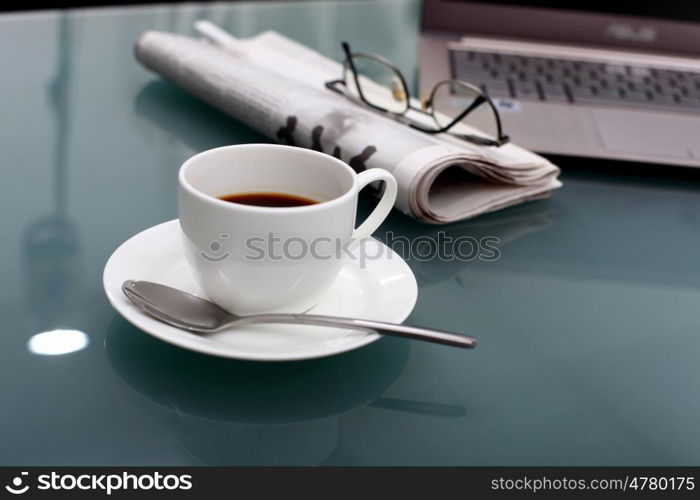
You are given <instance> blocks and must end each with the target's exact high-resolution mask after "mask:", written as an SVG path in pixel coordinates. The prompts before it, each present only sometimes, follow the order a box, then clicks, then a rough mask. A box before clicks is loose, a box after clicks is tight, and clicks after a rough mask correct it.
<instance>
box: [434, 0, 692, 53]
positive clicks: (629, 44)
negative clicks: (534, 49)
mask: <svg viewBox="0 0 700 500" xmlns="http://www.w3.org/2000/svg"><path fill="white" fill-rule="evenodd" d="M422 27H423V30H426V31H435V30H437V31H445V32H449V33H453V34H454V33H458V34H462V35H472V36H490V37H493V36H496V37H504V38H511V39H532V40H533V41H544V42H555V43H570V44H583V45H594V46H603V47H614V48H618V47H619V48H630V49H635V50H641V51H645V52H646V51H650V52H658V53H674V54H678V55H693V56H700V0H669V1H665V2H657V1H650V2H645V1H642V0H637V1H634V2H633V1H629V0H627V1H615V0H607V1H601V0H589V1H586V0H567V1H566V2H563V1H562V0H480V1H468V0H423V21H422Z"/></svg>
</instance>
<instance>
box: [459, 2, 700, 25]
mask: <svg viewBox="0 0 700 500" xmlns="http://www.w3.org/2000/svg"><path fill="white" fill-rule="evenodd" d="M451 1H456V2H459V1H462V0H451ZM482 3H491V4H502V5H514V6H520V7H540V8H545V9H558V10H566V11H580V12H599V13H606V14H617V15H624V16H638V17H651V18H656V19H676V20H681V21H699V22H700V0H672V1H670V2H654V1H652V2H644V1H635V2H631V1H626V2H624V1H623V2H616V1H607V2H600V1H585V0H566V2H562V1H561V0H538V1H528V0H504V1H501V0H496V1H492V0H486V1H483V0H482Z"/></svg>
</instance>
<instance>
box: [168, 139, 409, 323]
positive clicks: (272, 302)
mask: <svg viewBox="0 0 700 500" xmlns="http://www.w3.org/2000/svg"><path fill="white" fill-rule="evenodd" d="M375 181H383V182H384V185H385V189H384V192H383V194H382V197H381V199H380V201H379V204H378V205H377V207H376V208H375V209H374V211H373V212H372V213H371V214H370V216H369V217H367V219H366V220H365V221H364V222H363V223H362V224H361V225H360V226H359V227H358V228H357V229H355V227H354V226H355V215H356V210H357V196H358V193H359V191H360V190H361V189H362V188H363V187H365V186H367V185H368V184H370V183H372V182H375ZM179 185H180V187H179V191H180V204H179V211H180V226H181V228H182V232H183V234H184V238H183V240H184V246H185V255H186V257H187V261H188V263H189V265H190V267H191V268H192V270H193V271H194V274H195V277H196V278H197V280H198V282H199V284H200V285H201V286H202V288H203V289H204V291H205V293H206V294H207V295H208V297H209V299H211V300H213V301H214V302H216V303H217V304H219V305H220V306H221V307H223V308H224V309H227V310H228V311H231V312H233V313H235V314H244V315H246V314H255V313H262V312H296V313H299V312H303V311H306V310H308V309H310V308H311V307H313V306H314V305H315V304H316V303H317V302H318V300H319V299H320V297H321V295H322V294H323V293H324V292H325V291H327V290H328V288H329V287H330V286H331V285H332V283H333V281H334V279H335V278H336V276H337V274H338V272H339V271H340V268H341V265H342V260H343V258H347V255H346V252H343V251H341V250H342V248H347V246H348V244H349V243H351V242H353V241H360V240H362V239H364V238H366V237H368V236H369V235H371V234H372V233H373V232H374V231H375V230H376V229H377V228H378V227H379V225H380V224H381V223H382V222H383V221H384V219H385V218H386V217H387V215H388V214H389V212H390V211H391V207H392V206H393V204H394V201H395V200H396V180H395V179H394V177H393V176H392V175H391V174H390V173H389V172H387V171H386V170H382V169H378V168H373V169H369V170H366V171H364V172H361V173H359V174H356V173H355V171H354V170H353V169H352V168H350V167H349V166H348V165H347V164H346V163H344V162H342V161H341V160H339V159H337V158H334V157H332V156H329V155H326V154H323V153H319V152H317V151H312V150H308V149H301V148H296V147H291V146H280V145H273V144H245V145H236V146H225V147H221V148H216V149H211V150H209V151H204V152H202V153H199V154H197V155H195V156H193V157H192V158H190V159H189V160H187V161H186V162H185V163H184V164H183V165H182V167H181V168H180V173H179ZM255 192H266V193H272V192H276V193H286V194H291V195H296V196H302V197H306V198H311V199H312V200H315V201H318V202H319V203H316V204H313V205H307V206H295V207H263V206H252V205H244V204H239V203H231V202H229V201H224V200H221V199H219V197H221V196H227V195H231V194H236V193H241V194H242V193H255ZM304 246H306V249H304Z"/></svg>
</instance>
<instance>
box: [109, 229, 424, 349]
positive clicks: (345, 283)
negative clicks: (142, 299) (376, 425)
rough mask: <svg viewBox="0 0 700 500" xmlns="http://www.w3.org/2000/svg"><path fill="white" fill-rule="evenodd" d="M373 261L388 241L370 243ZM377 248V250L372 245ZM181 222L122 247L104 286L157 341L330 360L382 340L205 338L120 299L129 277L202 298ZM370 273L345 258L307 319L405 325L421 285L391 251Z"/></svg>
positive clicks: (246, 334)
mask: <svg viewBox="0 0 700 500" xmlns="http://www.w3.org/2000/svg"><path fill="white" fill-rule="evenodd" d="M365 244H366V245H367V247H366V248H367V255H369V256H373V255H377V254H379V253H380V252H378V251H377V249H376V246H377V245H382V246H384V245H383V243H381V242H379V241H377V240H375V239H373V238H370V239H369V240H368V241H366V242H365ZM373 245H375V249H372V246H373ZM181 247H182V242H181V232H180V224H179V222H178V220H177V219H175V220H171V221H169V222H164V223H163V224H159V225H157V226H154V227H152V228H150V229H146V230H145V231H142V232H140V233H139V234H137V235H136V236H133V237H132V238H130V239H129V240H127V241H126V242H125V243H123V244H122V245H121V246H120V247H119V248H117V250H115V252H114V253H113V254H112V256H111V257H110V258H109V260H108V261H107V264H106V265H105V270H104V274H103V285H104V289H105V292H106V293H107V298H108V299H109V302H110V303H111V304H112V306H113V307H114V308H115V309H116V310H117V311H118V312H119V313H120V314H121V315H122V316H123V317H124V318H125V319H126V320H127V321H129V322H130V323H132V324H133V325H134V326H136V327H137V328H140V329H141V330H143V331H144V332H146V333H149V334H150V335H153V336H154V337H156V338H158V339H160V340H163V341H165V342H168V343H170V344H174V345H177V346H180V347H183V348H185V349H190V350H192V351H197V352H201V353H204V354H211V355H214V356H221V357H226V358H235V359H246V360H256V361H292V360H300V359H311V358H320V357H323V356H330V355H332V354H338V353H341V352H345V351H350V350H352V349H357V348H358V347H362V346H364V345H367V344H370V343H372V342H374V341H375V340H377V339H379V338H380V335H378V334H376V333H368V332H365V331H362V330H352V329H340V328H326V327H318V326H301V325H255V326H245V327H238V328H235V329H234V328H230V329H226V330H222V331H221V332H217V333H215V334H207V335H205V336H199V335H195V334H192V333H188V332H186V331H183V330H180V329H178V328H175V327H172V326H169V325H166V324H165V323H161V322H160V321H158V320H156V319H153V318H151V317H150V316H148V315H146V314H144V313H142V312H141V310H140V309H138V308H137V307H136V306H134V305H133V304H132V303H131V301H129V299H127V298H126V296H125V295H124V294H123V293H122V290H121V285H122V283H123V282H124V281H126V280H128V279H134V280H148V281H155V282H157V283H162V284H164V285H168V286H172V287H175V288H179V289H181V290H184V291H186V292H189V293H193V294H195V295H199V296H203V292H202V291H201V289H200V287H199V285H198V284H197V283H196V281H195V279H194V276H193V275H192V273H191V271H190V269H189V267H188V265H187V263H186V262H185V257H184V255H183V254H182V250H181ZM384 250H385V251H384V252H381V255H382V256H381V257H380V258H377V259H369V258H368V259H367V260H366V262H365V266H364V268H361V267H360V262H359V261H358V260H355V259H349V258H348V259H346V260H345V262H344V263H343V267H342V269H341V271H340V274H339V275H338V278H337V279H336V281H335V283H334V284H333V286H332V287H331V289H330V290H329V291H328V293H327V294H326V295H325V296H324V297H323V299H322V300H321V302H319V303H318V304H317V305H316V306H315V307H313V308H312V309H311V310H310V311H308V312H309V313H313V314H326V315H333V316H347V317H353V318H363V319H373V320H380V321H390V322H393V323H401V322H402V321H403V320H405V319H406V318H407V317H408V315H409V314H410V313H411V311H412V310H413V307H414V305H415V303H416V298H417V297H418V286H417V284H416V279H415V277H414V276H413V273H412V272H411V269H410V268H409V267H408V265H407V264H406V263H405V262H404V260H403V259H402V258H401V257H400V256H399V255H397V254H396V253H394V252H393V251H392V250H390V249H389V248H387V247H385V248H384Z"/></svg>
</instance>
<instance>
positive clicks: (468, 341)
mask: <svg viewBox="0 0 700 500" xmlns="http://www.w3.org/2000/svg"><path fill="white" fill-rule="evenodd" d="M253 323H297V324H302V325H317V326H335V327H344V328H359V329H362V330H371V331H375V332H377V333H381V334H382V335H393V336H395V337H406V338H409V339H414V340H424V341H427V342H435V343H437V344H445V345H450V346H454V347H462V348H472V347H474V346H475V345H476V339H475V338H473V337H468V336H466V335H459V334H456V333H451V332H443V331H439V330H431V329H428V328H420V327H417V326H408V325H399V324H395V323H385V322H383V321H372V320H368V319H355V318H340V317H336V316H316V315H313V314H256V315H253V316H244V317H242V318H239V319H237V320H236V321H234V322H232V323H230V324H236V325H241V324H253Z"/></svg>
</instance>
